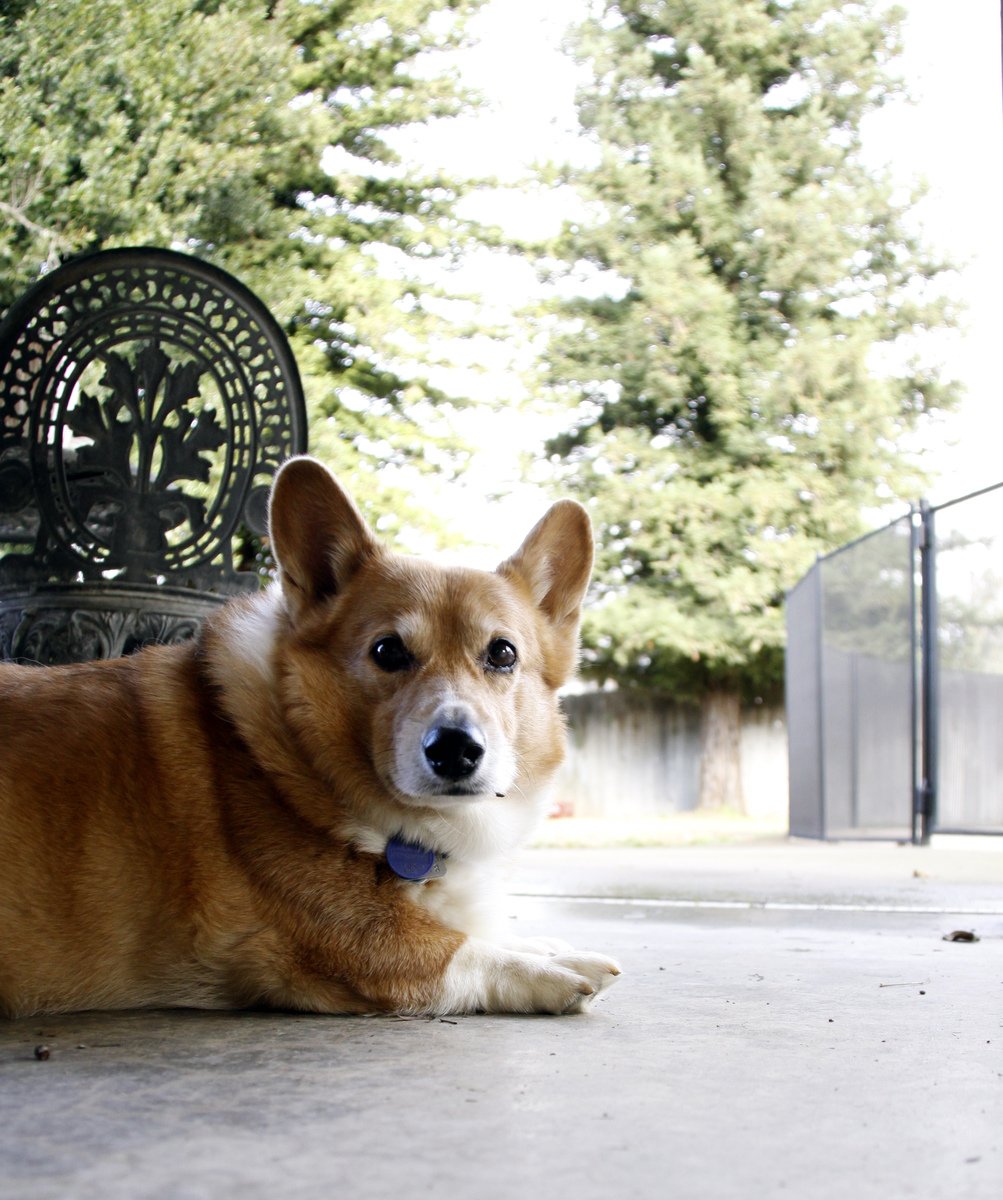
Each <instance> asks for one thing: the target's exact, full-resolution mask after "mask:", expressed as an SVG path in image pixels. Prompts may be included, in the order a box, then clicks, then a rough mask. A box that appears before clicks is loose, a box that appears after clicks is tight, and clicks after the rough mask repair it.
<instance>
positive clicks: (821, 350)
mask: <svg viewBox="0 0 1003 1200" xmlns="http://www.w3.org/2000/svg"><path fill="white" fill-rule="evenodd" d="M601 9H602V12H601V14H600V15H599V16H597V17H596V18H595V19H594V20H592V21H590V22H589V23H587V24H586V25H585V26H583V27H582V29H581V30H580V32H579V36H578V41H577V50H578V53H579V55H580V57H581V58H582V59H583V60H585V61H587V62H589V63H590V64H591V66H592V70H593V75H594V82H593V83H592V84H591V86H590V87H588V88H587V89H586V90H585V91H584V93H583V94H582V96H581V98H580V109H579V111H580V119H581V123H582V125H583V128H584V129H585V131H586V132H587V134H588V135H589V136H590V137H591V139H592V141H593V143H594V147H595V151H596V164H595V165H594V166H593V167H590V168H589V169H587V170H584V171H578V172H576V173H572V174H571V175H570V176H569V178H570V180H571V182H573V183H574V184H575V186H576V187H577V188H578V190H579V192H580V194H581V195H582V197H583V198H584V199H585V201H586V202H587V204H588V207H589V210H590V212H591V214H592V216H591V219H589V220H587V221H584V220H583V221H582V222H580V223H579V224H577V225H574V226H569V227H568V228H567V229H566V230H565V232H564V235H563V237H562V238H561V240H560V241H559V243H558V244H557V245H556V246H555V247H554V248H553V252H554V258H555V262H556V263H563V264H564V268H563V269H564V270H565V271H566V272H571V273H576V274H577V275H578V276H584V277H586V278H591V280H592V284H593V287H592V292H591V298H588V297H585V296H582V295H579V297H578V298H576V299H574V300H571V301H567V302H564V303H562V304H561V305H560V307H559V313H560V317H561V328H562V330H563V332H562V334H561V335H560V336H558V337H557V338H556V339H555V342H554V345H553V348H552V356H551V360H550V367H549V376H548V380H547V386H548V390H549V392H550V394H551V395H552V396H553V395H555V394H556V395H558V396H562V397H563V398H564V399H565V401H566V402H567V403H569V404H572V405H574V415H573V420H572V421H571V422H569V424H570V425H571V427H570V428H569V430H568V432H567V433H566V434H565V435H564V436H562V437H560V438H557V439H555V440H554V442H553V443H552V444H551V447H550V449H551V451H552V453H553V455H554V456H555V461H557V462H558V463H559V464H560V466H559V469H558V472H557V473H558V475H559V477H560V478H561V480H562V482H563V485H564V486H567V487H572V488H574V489H576V490H577V491H578V492H580V493H581V495H582V496H584V497H588V498H590V502H591V504H592V511H593V514H594V518H595V521H596V525H597V529H598V534H599V541H600V544H601V552H600V558H599V585H598V590H597V594H596V597H595V601H596V602H595V603H594V605H593V607H592V610H591V612H590V614H589V617H588V620H587V624H586V631H585V636H586V643H587V646H586V669H587V671H588V672H589V673H590V674H591V675H592V676H593V677H595V678H598V679H613V680H616V681H617V682H619V683H620V684H621V685H623V686H635V687H642V688H650V689H656V690H659V691H663V692H667V693H671V694H673V695H675V696H677V697H680V698H683V699H688V700H691V701H694V702H700V703H701V704H702V706H703V710H704V718H705V719H704V730H705V737H704V750H705V753H704V763H703V777H702V784H701V800H702V803H703V804H704V805H705V806H708V807H711V806H715V805H720V804H723V803H728V804H732V805H736V806H739V805H740V803H741V793H740V783H739V780H740V775H739V760H738V744H739V741H738V733H739V729H738V720H739V704H740V699H741V697H742V696H745V697H747V698H748V697H750V696H771V695H775V694H776V693H777V692H778V690H779V688H780V687H781V681H782V663H783V636H784V629H783V601H784V592H785V589H786V588H787V587H789V586H790V585H791V584H793V583H794V582H795V580H796V579H797V577H798V576H799V575H800V573H801V572H802V571H803V570H804V569H805V568H806V567H807V565H808V564H809V563H810V562H811V560H812V558H813V557H814V555H815V554H816V553H817V552H819V551H822V550H827V549H830V548H832V547H833V546H835V545H837V544H839V543H840V542H842V541H844V540H845V539H847V538H849V537H852V536H854V535H856V534H857V533H859V532H860V531H861V529H862V526H863V522H864V514H865V512H866V510H868V509H873V508H875V507H879V506H887V505H888V504H889V503H890V502H891V501H893V500H894V499H895V498H902V497H909V496H912V495H914V494H915V489H916V488H917V487H918V486H919V478H920V477H919V473H918V470H917V468H916V464H915V462H913V461H910V460H909V459H908V458H907V456H904V455H903V453H902V447H903V444H904V441H905V439H906V437H907V435H908V434H909V432H910V431H912V430H914V429H915V427H916V425H917V422H918V421H919V420H920V419H921V418H922V416H923V414H925V413H927V412H928V411H929V410H930V409H931V408H933V407H939V406H944V405H946V404H949V403H950V402H951V400H952V395H953V393H952V389H951V388H950V387H949V386H944V385H942V384H941V383H940V382H938V380H937V378H936V377H935V376H934V374H933V373H932V372H931V371H930V370H928V369H926V368H924V367H923V365H922V364H921V363H919V362H917V361H913V358H912V357H910V353H909V349H910V343H911V341H914V340H915V335H917V334H921V333H922V332H923V331H924V330H926V329H929V328H931V327H936V326H938V325H940V324H942V323H944V322H945V321H946V320H947V319H948V316H947V313H946V311H945V307H944V305H943V303H942V302H940V301H939V300H937V298H936V297H935V295H933V289H932V287H931V281H933V280H934V279H935V277H936V276H937V274H938V271H939V270H940V269H941V268H940V267H939V265H938V264H936V263H934V262H932V261H931V260H930V259H929V257H928V255H927V254H926V253H925V252H924V250H923V247H922V246H921V245H920V244H919V243H918V241H917V239H916V238H915V237H914V236H913V235H912V234H910V233H909V232H908V226H907V219H906V218H907V208H906V207H905V206H904V205H901V204H898V203H896V201H895V199H894V198H893V192H892V186H891V184H890V182H889V180H888V178H886V177H885V176H884V175H882V174H881V173H878V172H875V171H874V170H873V169H868V168H866V167H865V165H864V164H863V161H862V158H861V154H860V144H861V143H860V136H861V121H862V119H863V118H864V116H865V115H866V114H867V113H868V112H870V111H871V110H872V109H874V108H875V107H876V106H878V105H880V104H882V103H884V102H885V100H886V99H887V98H888V97H889V96H891V95H892V94H893V93H894V89H895V85H894V83H893V82H892V81H891V78H890V74H889V71H890V64H891V62H892V59H893V57H894V54H895V52H896V48H897V38H898V29H899V24H900V20H901V14H900V13H899V12H898V11H897V10H891V11H880V10H879V9H878V8H876V7H875V5H874V4H872V3H871V2H870V0H860V2H859V3H853V4H848V5H843V4H836V3H834V2H833V0H620V2H610V3H606V4H604V5H601ZM555 269H556V268H555ZM598 285H601V286H598Z"/></svg>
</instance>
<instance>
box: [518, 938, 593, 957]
mask: <svg viewBox="0 0 1003 1200" xmlns="http://www.w3.org/2000/svg"><path fill="white" fill-rule="evenodd" d="M502 945H503V946H504V947H505V949H506V950H515V951H517V952H518V953H519V954H540V955H542V956H543V957H544V958H553V957H554V956H555V955H558V954H574V952H575V948H574V946H572V945H571V943H570V942H566V941H564V940H563V939H562V938H548V937H528V938H506V939H505V941H504V942H503V943H502Z"/></svg>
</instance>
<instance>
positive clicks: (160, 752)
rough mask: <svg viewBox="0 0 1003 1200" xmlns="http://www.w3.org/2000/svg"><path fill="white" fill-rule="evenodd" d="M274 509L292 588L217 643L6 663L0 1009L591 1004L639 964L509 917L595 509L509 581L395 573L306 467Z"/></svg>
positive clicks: (236, 615)
mask: <svg viewBox="0 0 1003 1200" xmlns="http://www.w3.org/2000/svg"><path fill="white" fill-rule="evenodd" d="M270 518H271V540H272V547H273V550H274V553H275V557H276V559H277V561H278V563H279V566H280V570H279V581H278V582H277V583H274V584H272V585H271V587H270V588H269V589H267V590H266V591H264V592H262V593H260V594H259V595H257V596H255V597H252V598H250V599H245V600H238V601H234V602H232V603H231V604H228V605H227V606H225V607H224V608H223V609H221V610H220V612H219V614H218V615H217V616H216V617H214V618H213V619H212V620H211V621H209V622H208V623H207V624H206V626H205V627H204V629H203V631H202V633H201V635H200V637H199V638H198V639H197V640H196V641H194V642H191V643H188V644H186V645H181V646H171V647H152V648H149V649H146V650H143V651H142V652H140V653H138V654H136V655H134V656H133V657H131V658H124V659H118V660H114V661H107V662H96V663H88V664H82V665H77V666H67V667H48V668H45V667H30V666H14V665H10V664H3V665H0V1013H3V1014H6V1015H8V1016H18V1015H25V1014H30V1013H41V1012H57V1011H67V1010H74V1009H85V1008H136V1007H149V1006H192V1007H203V1008H240V1007H249V1006H270V1007H276V1008H284V1009H298V1010H305V1011H310V1012H324V1013H361V1012H393V1013H414V1014H418V1013H427V1014H432V1013H464V1012H475V1011H486V1012H547V1013H570V1012H580V1011H582V1010H583V1009H584V1008H585V1007H586V1006H587V1003H588V1002H589V1000H590V999H591V998H592V997H593V996H595V995H596V994H597V993H598V992H600V991H601V990H602V989H603V988H604V987H606V986H607V985H608V984H609V983H610V982H611V981H612V980H613V978H614V977H615V976H616V975H617V974H618V973H619V972H618V967H617V965H616V964H615V963H614V962H612V961H611V960H610V959H609V958H606V957H604V956H601V955H599V954H592V953H586V952H579V951H574V950H572V949H571V948H570V947H568V946H566V945H564V944H562V943H555V942H548V941H543V940H541V941H535V940H530V941H525V942H520V943H514V942H511V941H506V940H504V939H503V938H499V936H498V930H497V929H496V928H495V927H494V925H493V924H492V912H491V906H490V903H489V901H490V899H491V891H492V875H493V873H495V872H496V870H497V867H498V864H499V861H500V860H503V859H504V858H505V856H506V855H508V854H509V853H510V852H511V851H512V850H513V849H514V848H515V847H516V846H517V845H518V844H519V843H520V842H521V841H522V840H523V839H524V838H525V836H526V834H527V833H528V831H529V830H530V828H531V827H532V826H533V824H534V822H535V821H536V820H537V818H538V817H539V815H540V806H541V794H542V788H543V785H544V784H545V783H546V782H547V780H548V778H549V777H550V776H551V775H552V773H553V771H554V769H555V768H556V767H557V765H558V763H559V762H560V760H561V758H562V755H563V749H564V730H563V725H562V720H561V717H560V714H559V711H558V706H557V700H556V691H557V689H558V687H560V685H561V684H562V683H563V682H564V681H565V680H566V679H567V677H568V675H569V673H570V672H571V671H572V669H573V667H574V663H575V658H576V646H577V632H578V621H579V610H580V605H581V601H582V597H583V594H584V591H585V588H586V585H587V582H588V578H589V573H590V570H591V562H592V539H591V532H590V528H589V521H588V517H587V515H586V513H585V511H584V509H583V508H582V507H581V506H580V505H578V504H576V503H574V502H572V501H561V502H559V503H557V504H555V505H554V506H553V507H552V508H551V509H550V511H549V512H548V513H547V514H546V515H545V516H544V518H543V519H542V520H541V521H540V522H539V524H538V525H537V526H536V527H535V528H534V529H533V530H532V532H531V533H530V534H529V536H528V537H527V538H526V540H525V542H524V543H523V544H522V546H521V547H520V549H519V550H518V551H517V552H516V553H515V554H514V555H513V556H512V557H511V558H510V559H508V560H507V561H506V562H504V563H502V565H501V566H500V567H499V568H498V569H497V571H495V572H493V573H491V572H484V571H475V570H469V569H464V568H450V567H443V566H436V565H432V564H429V563H425V562H422V561H418V560H415V559H412V558H406V557H402V556H398V555H394V554H390V553H389V552H387V551H386V550H385V549H384V548H383V547H381V545H380V544H379V543H378V542H377V540H376V539H375V537H374V536H373V534H372V533H371V531H370V530H369V528H368V527H367V526H366V524H365V522H364V520H363V519H362V517H361V516H360V514H359V512H358V511H357V509H356V508H355V507H354V505H353V503H352V501H351V500H350V499H349V497H348V496H347V495H346V494H345V492H343V491H342V489H341V488H340V486H339V485H338V484H337V482H336V481H335V479H334V478H333V476H331V474H330V473H329V472H328V471H327V470H326V468H324V467H322V466H321V465H320V464H319V463H317V462H315V461H313V460H312V459H308V458H300V459H293V460H291V461H290V462H289V463H287V464H286V465H285V466H284V467H283V468H282V470H281V471H280V472H279V475H278V477H277V479H276V482H275V487H274V489H273V494H272V501H271V514H270Z"/></svg>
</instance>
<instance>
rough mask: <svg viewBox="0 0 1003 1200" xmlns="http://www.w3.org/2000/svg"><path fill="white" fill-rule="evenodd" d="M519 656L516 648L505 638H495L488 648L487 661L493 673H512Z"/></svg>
mask: <svg viewBox="0 0 1003 1200" xmlns="http://www.w3.org/2000/svg"><path fill="white" fill-rule="evenodd" d="M518 658H519V655H518V654H517V653H516V650H515V646H513V645H512V643H511V642H509V641H506V639H505V638H495V640H494V641H493V642H492V643H491V645H490V646H488V652H487V655H486V656H485V661H486V662H487V665H488V667H489V669H490V670H492V671H506V672H508V671H511V670H512V669H513V667H514V666H515V664H516V662H517V660H518Z"/></svg>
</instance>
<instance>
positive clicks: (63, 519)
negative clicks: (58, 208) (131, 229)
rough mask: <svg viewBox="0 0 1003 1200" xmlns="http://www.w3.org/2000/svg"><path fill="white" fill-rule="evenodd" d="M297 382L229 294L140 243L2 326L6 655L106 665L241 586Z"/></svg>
mask: <svg viewBox="0 0 1003 1200" xmlns="http://www.w3.org/2000/svg"><path fill="white" fill-rule="evenodd" d="M306 441H307V431H306V412H305V406H304V401H303V391H302V387H301V384H300V377H299V372H298V370H297V368H296V363H295V360H294V358H293V356H292V352H291V350H290V348H289V343H288V341H287V340H286V337H285V335H284V334H283V332H282V330H281V329H280V327H279V326H278V324H277V323H276V322H275V320H274V319H273V317H272V316H271V314H270V313H269V312H268V310H267V309H266V308H265V307H264V305H263V304H262V303H261V302H260V301H259V300H258V299H257V297H256V296H254V295H253V293H251V292H250V291H249V290H248V289H247V288H246V287H244V286H243V284H241V283H239V282H238V281H237V280H236V279H234V278H233V277H232V276H231V275H228V274H227V273H226V272H225V271H222V270H220V269H219V268H218V267H213V266H210V265H209V264H208V263H205V262H202V261H201V260H199V259H197V258H193V257H192V256H190V255H186V254H178V253H175V252H173V251H169V250H158V249H150V248H139V249H123V250H107V251H101V252H99V253H96V254H90V255H85V256H82V257H79V258H76V259H73V260H71V261H69V262H67V263H65V264H64V265H63V266H61V267H59V268H57V269H56V270H55V271H53V272H52V273H51V274H49V275H47V276H45V277H44V278H43V279H42V280H41V281H39V282H38V283H37V284H36V285H35V286H34V287H32V288H31V289H30V290H29V291H28V292H27V293H26V294H25V295H24V296H23V297H21V299H20V300H19V301H17V302H16V303H15V304H14V305H13V306H12V307H11V309H10V311H9V312H8V313H7V316H6V317H5V318H4V320H3V321H2V322H0V658H7V659H16V660H19V661H29V662H42V663H55V662H73V661H82V660H86V659H91V658H110V657H115V656H117V655H119V654H123V653H129V652H131V651H132V650H134V649H137V648H138V647H139V646H141V645H144V644H146V643H148V642H174V641H179V640H182V639H184V638H186V637H189V636H191V635H192V634H193V633H194V632H195V631H196V630H197V628H198V626H199V625H200V623H201V621H202V619H203V618H204V617H205V616H206V615H208V613H209V612H211V611H212V610H213V609H214V608H215V607H217V606H218V605H219V604H221V603H222V602H223V601H224V600H226V599H227V598H228V597H229V596H230V595H233V594H234V593H236V592H240V591H245V590H248V589H252V588H254V587H256V586H258V577H257V575H256V573H255V572H254V571H240V570H237V569H235V564H234V541H235V538H237V537H238V536H239V535H241V533H242V531H248V530H249V531H250V532H251V533H253V534H258V535H261V534H264V533H265V523H266V516H267V499H268V489H269V485H270V482H271V479H272V477H273V475H274V473H275V471H276V469H277V468H278V466H279V464H280V463H281V462H282V461H283V460H284V459H285V458H287V457H288V456H289V455H290V454H297V453H302V452H303V451H304V450H305V449H306Z"/></svg>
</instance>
